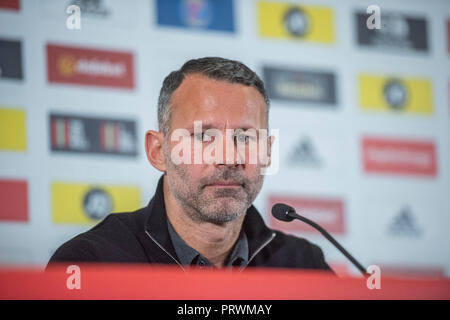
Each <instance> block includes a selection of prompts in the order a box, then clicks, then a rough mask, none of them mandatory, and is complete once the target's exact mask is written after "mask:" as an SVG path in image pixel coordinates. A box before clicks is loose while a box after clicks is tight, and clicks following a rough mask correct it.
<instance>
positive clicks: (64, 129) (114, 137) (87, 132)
mask: <svg viewBox="0 0 450 320" xmlns="http://www.w3.org/2000/svg"><path fill="white" fill-rule="evenodd" d="M50 132H51V134H50V138H51V148H52V151H69V152H77V153H99V154H112V155H125V156H136V155H137V147H136V126H135V122H134V121H125V120H117V119H101V118H87V117H80V116H74V115H61V114H50Z"/></svg>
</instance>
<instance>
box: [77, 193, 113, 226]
mask: <svg viewBox="0 0 450 320" xmlns="http://www.w3.org/2000/svg"><path fill="white" fill-rule="evenodd" d="M112 208H113V202H112V198H111V195H110V194H109V193H108V192H106V191H105V190H103V189H98V188H94V189H91V190H89V191H88V192H87V193H86V195H85V196H84V199H83V209H84V212H85V213H86V214H87V215H88V216H89V218H91V219H94V220H99V219H103V218H104V217H106V215H107V214H108V213H110V212H111V210H112Z"/></svg>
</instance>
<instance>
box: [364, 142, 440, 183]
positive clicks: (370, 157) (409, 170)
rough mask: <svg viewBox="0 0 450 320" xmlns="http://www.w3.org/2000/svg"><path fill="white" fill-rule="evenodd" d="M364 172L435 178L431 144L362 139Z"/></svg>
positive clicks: (434, 156)
mask: <svg viewBox="0 0 450 320" xmlns="http://www.w3.org/2000/svg"><path fill="white" fill-rule="evenodd" d="M363 158H364V170H365V171H366V172H379V173H398V174H411V175H425V176H436V171H437V164H436V150H435V147H434V144H433V142H429V141H411V140H394V139H378V138H364V139H363Z"/></svg>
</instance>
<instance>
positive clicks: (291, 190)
mask: <svg viewBox="0 0 450 320" xmlns="http://www.w3.org/2000/svg"><path fill="white" fill-rule="evenodd" d="M73 4H75V5H78V6H79V7H80V9H81V13H80V14H81V24H80V27H81V29H70V28H68V27H67V24H66V22H67V19H68V18H69V17H70V14H71V13H70V12H69V13H67V12H66V10H67V8H68V7H69V6H70V5H73ZM373 4H376V5H378V6H379V7H380V16H381V24H380V27H381V28H380V29H369V28H368V26H367V24H366V22H367V20H368V18H369V14H367V12H366V9H367V7H368V6H369V5H373ZM449 39H450V5H449V3H448V1H446V0H433V1H420V0H415V1H409V0H400V1H395V3H394V2H393V1H387V0H379V1H360V0H346V1H341V0H340V1H332V0H317V1H314V0H309V1H296V0H286V1H260V0H239V1H238V0H234V1H233V0H134V1H122V0H83V1H82V0H78V1H77V0H40V1H34V0H28V1H26V0H0V201H1V205H0V264H15V265H17V264H19V265H20V264H33V265H37V266H41V267H43V266H45V264H46V262H47V261H48V259H49V257H50V256H51V254H52V253H53V252H54V250H55V249H56V248H57V247H58V246H59V245H60V244H62V243H63V242H64V241H66V240H68V239H69V238H71V237H73V236H74V235H76V234H78V233H80V232H83V231H85V230H87V229H89V228H91V227H92V226H93V225H95V224H96V223H97V222H98V221H100V220H101V219H103V218H104V217H105V215H107V214H108V213H109V212H121V211H129V210H135V209H138V208H140V207H142V206H145V205H146V204H147V203H148V201H149V200H150V198H151V196H152V194H153V192H154V190H155V187H156V183H157V180H158V178H159V176H160V174H159V173H158V172H157V171H156V170H155V169H153V168H152V167H151V166H150V164H148V162H147V159H146V156H145V152H144V134H145V131H146V130H148V129H154V128H156V127H157V122H156V104H157V97H158V92H159V90H160V87H161V84H162V80H163V78H164V76H166V75H167V74H168V73H169V72H170V71H172V70H174V69H177V68H179V67H180V66H181V64H182V63H183V62H185V61H186V60H187V59H190V58H195V57H203V56H223V57H227V58H232V59H238V60H241V61H243V62H244V63H246V64H247V65H249V66H250V67H251V68H253V69H254V70H256V71H257V72H258V73H259V74H260V75H261V77H262V78H263V79H264V81H265V83H266V86H267V90H268V92H269V94H270V97H271V111H270V127H271V128H273V129H278V130H279V133H280V134H279V139H278V141H277V142H276V143H277V147H278V150H279V153H278V154H277V155H278V163H279V170H278V172H276V173H275V174H272V175H268V176H267V177H266V181H265V184H264V187H263V189H262V191H261V193H260V195H259V196H258V198H257V200H256V202H255V205H256V207H257V208H258V209H259V210H260V211H261V213H262V214H263V215H264V218H265V220H266V222H267V223H268V224H269V225H270V226H272V227H273V228H277V229H280V230H284V231H285V232H287V233H290V234H294V235H297V236H300V237H305V238H307V239H309V240H311V241H313V242H316V243H318V244H319V245H320V246H321V247H322V248H323V250H324V252H325V255H326V258H327V260H328V261H329V262H330V264H331V265H332V266H333V268H334V269H335V270H336V272H337V273H339V274H346V273H350V274H356V270H355V269H354V268H353V267H352V266H350V265H349V263H347V261H346V260H345V258H344V257H343V256H342V255H341V254H340V253H339V252H338V251H337V250H335V248H334V247H333V246H332V245H331V244H329V243H328V242H327V241H326V240H325V239H323V238H322V236H321V235H320V234H318V232H316V231H314V230H313V229H311V228H309V227H308V226H306V225H303V224H302V223H301V222H292V223H290V224H287V223H282V222H277V221H274V219H272V218H271V215H270V209H271V206H272V205H273V204H275V203H277V202H285V203H288V204H290V205H292V206H293V207H295V208H296V209H297V210H298V211H299V212H300V213H302V214H304V215H305V216H307V217H309V218H311V219H313V220H315V221H317V222H318V223H320V224H321V225H323V226H324V227H325V228H326V229H327V230H329V231H330V232H331V233H332V234H333V235H334V236H335V237H336V238H337V239H338V240H339V241H340V242H341V243H342V244H343V245H344V246H345V247H346V248H347V249H348V250H349V251H350V252H352V253H353V254H354V255H355V256H356V257H357V258H358V259H360V260H361V262H362V263H363V264H364V265H370V264H377V265H379V266H381V270H382V273H383V272H385V273H384V274H399V273H404V274H410V275H447V276H449V275H450V236H449V235H448V230H447V229H448V227H450V170H449V169H450V139H449V138H450V107H449V101H450V94H449V88H450V72H449V70H450V40H449Z"/></svg>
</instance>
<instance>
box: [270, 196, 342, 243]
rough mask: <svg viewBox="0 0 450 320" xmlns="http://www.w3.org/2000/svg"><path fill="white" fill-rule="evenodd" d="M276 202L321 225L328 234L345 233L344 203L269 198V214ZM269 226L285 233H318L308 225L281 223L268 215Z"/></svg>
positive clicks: (312, 199) (318, 199)
mask: <svg viewBox="0 0 450 320" xmlns="http://www.w3.org/2000/svg"><path fill="white" fill-rule="evenodd" d="M278 202H281V203H286V204H288V205H290V206H291V207H293V208H294V209H295V211H297V212H298V213H299V214H300V215H302V216H304V217H306V218H308V219H311V220H312V221H314V222H316V223H318V224H319V225H321V226H322V227H323V228H324V229H325V230H327V231H328V232H330V233H334V234H338V235H342V234H344V233H345V223H344V203H343V202H342V200H340V199H326V198H311V197H300V196H299V197H278V196H270V197H269V208H268V209H269V212H270V211H271V209H272V206H273V205H274V204H276V203H278ZM269 216H270V218H269V224H270V226H271V227H273V228H274V229H278V230H281V231H286V232H291V233H292V232H311V233H314V232H318V231H317V230H315V229H313V228H312V227H310V226H309V225H307V224H305V223H303V222H300V221H293V222H289V223H287V222H282V221H279V220H276V219H275V218H274V217H273V216H272V214H269Z"/></svg>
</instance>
